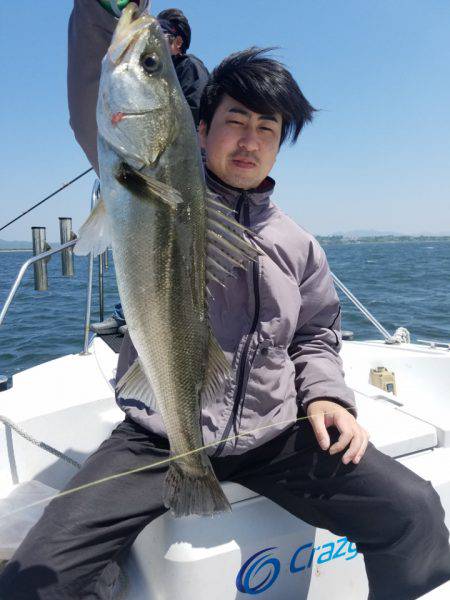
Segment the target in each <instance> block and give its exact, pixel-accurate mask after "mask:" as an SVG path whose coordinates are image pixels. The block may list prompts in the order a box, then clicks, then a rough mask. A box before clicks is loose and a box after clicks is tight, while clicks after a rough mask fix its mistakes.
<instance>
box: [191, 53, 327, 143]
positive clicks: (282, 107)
mask: <svg viewBox="0 0 450 600" xmlns="http://www.w3.org/2000/svg"><path fill="white" fill-rule="evenodd" d="M271 50H273V48H254V47H253V48H248V49H247V50H243V51H242V52H236V53H235V54H231V55H230V56H228V57H227V58H225V59H224V60H223V61H222V62H221V63H220V65H219V66H218V67H216V68H215V69H214V71H213V72H212V73H211V76H210V78H209V81H208V83H207V85H206V87H205V89H204V91H203V95H202V99H201V102H200V119H202V120H203V121H205V123H206V127H207V129H209V126H210V125H211V122H212V119H213V116H214V113H215V112H216V109H217V107H218V106H219V104H220V102H221V100H222V98H223V96H224V95H225V94H228V96H231V97H232V98H234V99H235V100H237V101H238V102H241V103H242V104H243V105H244V106H246V107H247V108H248V109H250V110H252V111H253V112H257V113H260V114H264V115H273V114H275V113H280V114H281V116H282V119H283V122H282V127H281V139H280V145H281V144H282V143H283V142H284V141H285V139H286V138H290V139H291V141H292V143H294V142H296V140H297V138H298V136H299V134H300V131H301V130H302V128H303V126H304V125H305V123H309V122H310V121H312V118H313V114H314V112H315V110H316V109H315V108H314V107H313V106H311V104H310V103H309V102H308V100H307V99H306V98H305V96H304V95H303V93H302V91H301V90H300V88H299V86H298V84H297V82H296V81H295V79H294V78H293V77H292V75H291V74H290V73H289V71H288V70H287V69H286V67H285V66H284V65H283V64H281V63H280V62H279V61H277V60H275V59H273V58H270V57H267V56H265V54H266V53H267V52H270V51H271Z"/></svg>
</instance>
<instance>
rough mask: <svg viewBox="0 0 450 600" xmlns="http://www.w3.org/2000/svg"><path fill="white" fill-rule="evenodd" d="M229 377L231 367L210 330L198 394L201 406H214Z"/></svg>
mask: <svg viewBox="0 0 450 600" xmlns="http://www.w3.org/2000/svg"><path fill="white" fill-rule="evenodd" d="M230 375H231V366H230V364H229V362H228V360H227V358H226V356H225V354H224V353H223V350H222V348H221V347H220V346H219V343H218V341H217V340H216V338H215V337H214V335H213V333H212V331H211V330H210V332H209V343H208V362H207V366H206V375H205V381H204V383H203V388H202V391H201V394H200V398H201V404H202V406H205V407H210V406H213V405H214V404H215V402H216V400H217V398H218V397H220V392H221V390H222V389H223V386H224V384H225V382H226V380H227V379H228V378H229V377H230Z"/></svg>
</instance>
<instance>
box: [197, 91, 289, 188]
mask: <svg viewBox="0 0 450 600" xmlns="http://www.w3.org/2000/svg"><path fill="white" fill-rule="evenodd" d="M281 125H282V119H281V115H280V114H278V113H275V114H274V115H261V114H259V113H256V112H253V111H252V110H250V109H249V108H247V107H246V106H245V105H244V104H241V103H240V102H238V101H237V100H234V99H233V98H231V96H227V95H225V96H224V97H223V98H222V101H221V102H220V104H219V106H218V107H217V109H216V112H215V113H214V116H213V119H212V122H211V126H210V128H209V131H207V130H206V124H205V123H204V122H203V121H201V122H200V127H199V136H200V143H201V146H202V148H204V149H205V151H206V166H207V167H208V169H210V170H211V171H212V172H213V173H214V174H215V175H217V177H219V178H220V179H221V180H222V181H224V182H225V183H227V184H228V185H231V186H233V187H236V188H240V189H243V190H249V189H253V188H256V187H258V185H259V184H260V183H261V182H262V181H263V180H264V179H265V178H266V177H267V175H268V174H269V173H270V171H271V169H272V167H273V165H274V163H275V160H276V157H277V153H278V149H279V147H280V137H281Z"/></svg>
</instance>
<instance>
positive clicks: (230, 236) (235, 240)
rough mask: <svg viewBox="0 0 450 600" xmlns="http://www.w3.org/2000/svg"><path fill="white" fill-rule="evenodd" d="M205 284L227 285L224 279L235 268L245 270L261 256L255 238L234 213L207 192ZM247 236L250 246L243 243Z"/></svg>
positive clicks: (246, 242) (245, 242) (245, 241)
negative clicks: (237, 219)
mask: <svg viewBox="0 0 450 600" xmlns="http://www.w3.org/2000/svg"><path fill="white" fill-rule="evenodd" d="M206 206H207V236H206V237H207V251H206V280H207V283H211V282H212V281H215V282H217V283H220V284H221V285H226V282H225V279H226V278H227V277H228V276H229V275H232V274H233V273H232V271H233V269H234V268H236V267H237V268H242V269H246V268H247V267H248V265H249V263H251V262H252V261H254V260H256V259H257V258H258V256H261V255H262V254H264V253H263V252H262V251H261V250H260V249H259V248H258V247H257V246H256V245H254V244H255V238H256V239H257V236H256V235H255V234H253V232H252V231H250V230H249V229H248V228H247V227H244V226H243V225H241V224H240V223H238V222H237V221H236V219H234V218H233V217H232V216H231V215H232V214H233V213H234V211H233V210H231V209H230V208H228V207H227V206H225V205H224V204H222V203H221V202H220V201H219V200H218V198H217V196H216V195H214V194H211V193H210V192H208V194H207V198H206ZM245 235H247V236H248V237H249V238H250V239H251V240H252V243H250V242H248V241H247V240H246V239H245V237H244V236H245Z"/></svg>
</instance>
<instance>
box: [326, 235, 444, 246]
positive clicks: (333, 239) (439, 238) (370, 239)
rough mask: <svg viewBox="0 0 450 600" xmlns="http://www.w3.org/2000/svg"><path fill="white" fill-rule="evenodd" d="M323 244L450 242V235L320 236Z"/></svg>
mask: <svg viewBox="0 0 450 600" xmlns="http://www.w3.org/2000/svg"><path fill="white" fill-rule="evenodd" d="M316 237H317V239H318V240H319V242H320V243H321V244H360V243H364V242H365V243H370V244H376V243H379V244H389V243H394V242H395V243H398V242H432V243H434V242H450V235H383V234H380V235H372V236H365V235H364V236H356V235H352V236H343V235H318V236H316Z"/></svg>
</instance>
